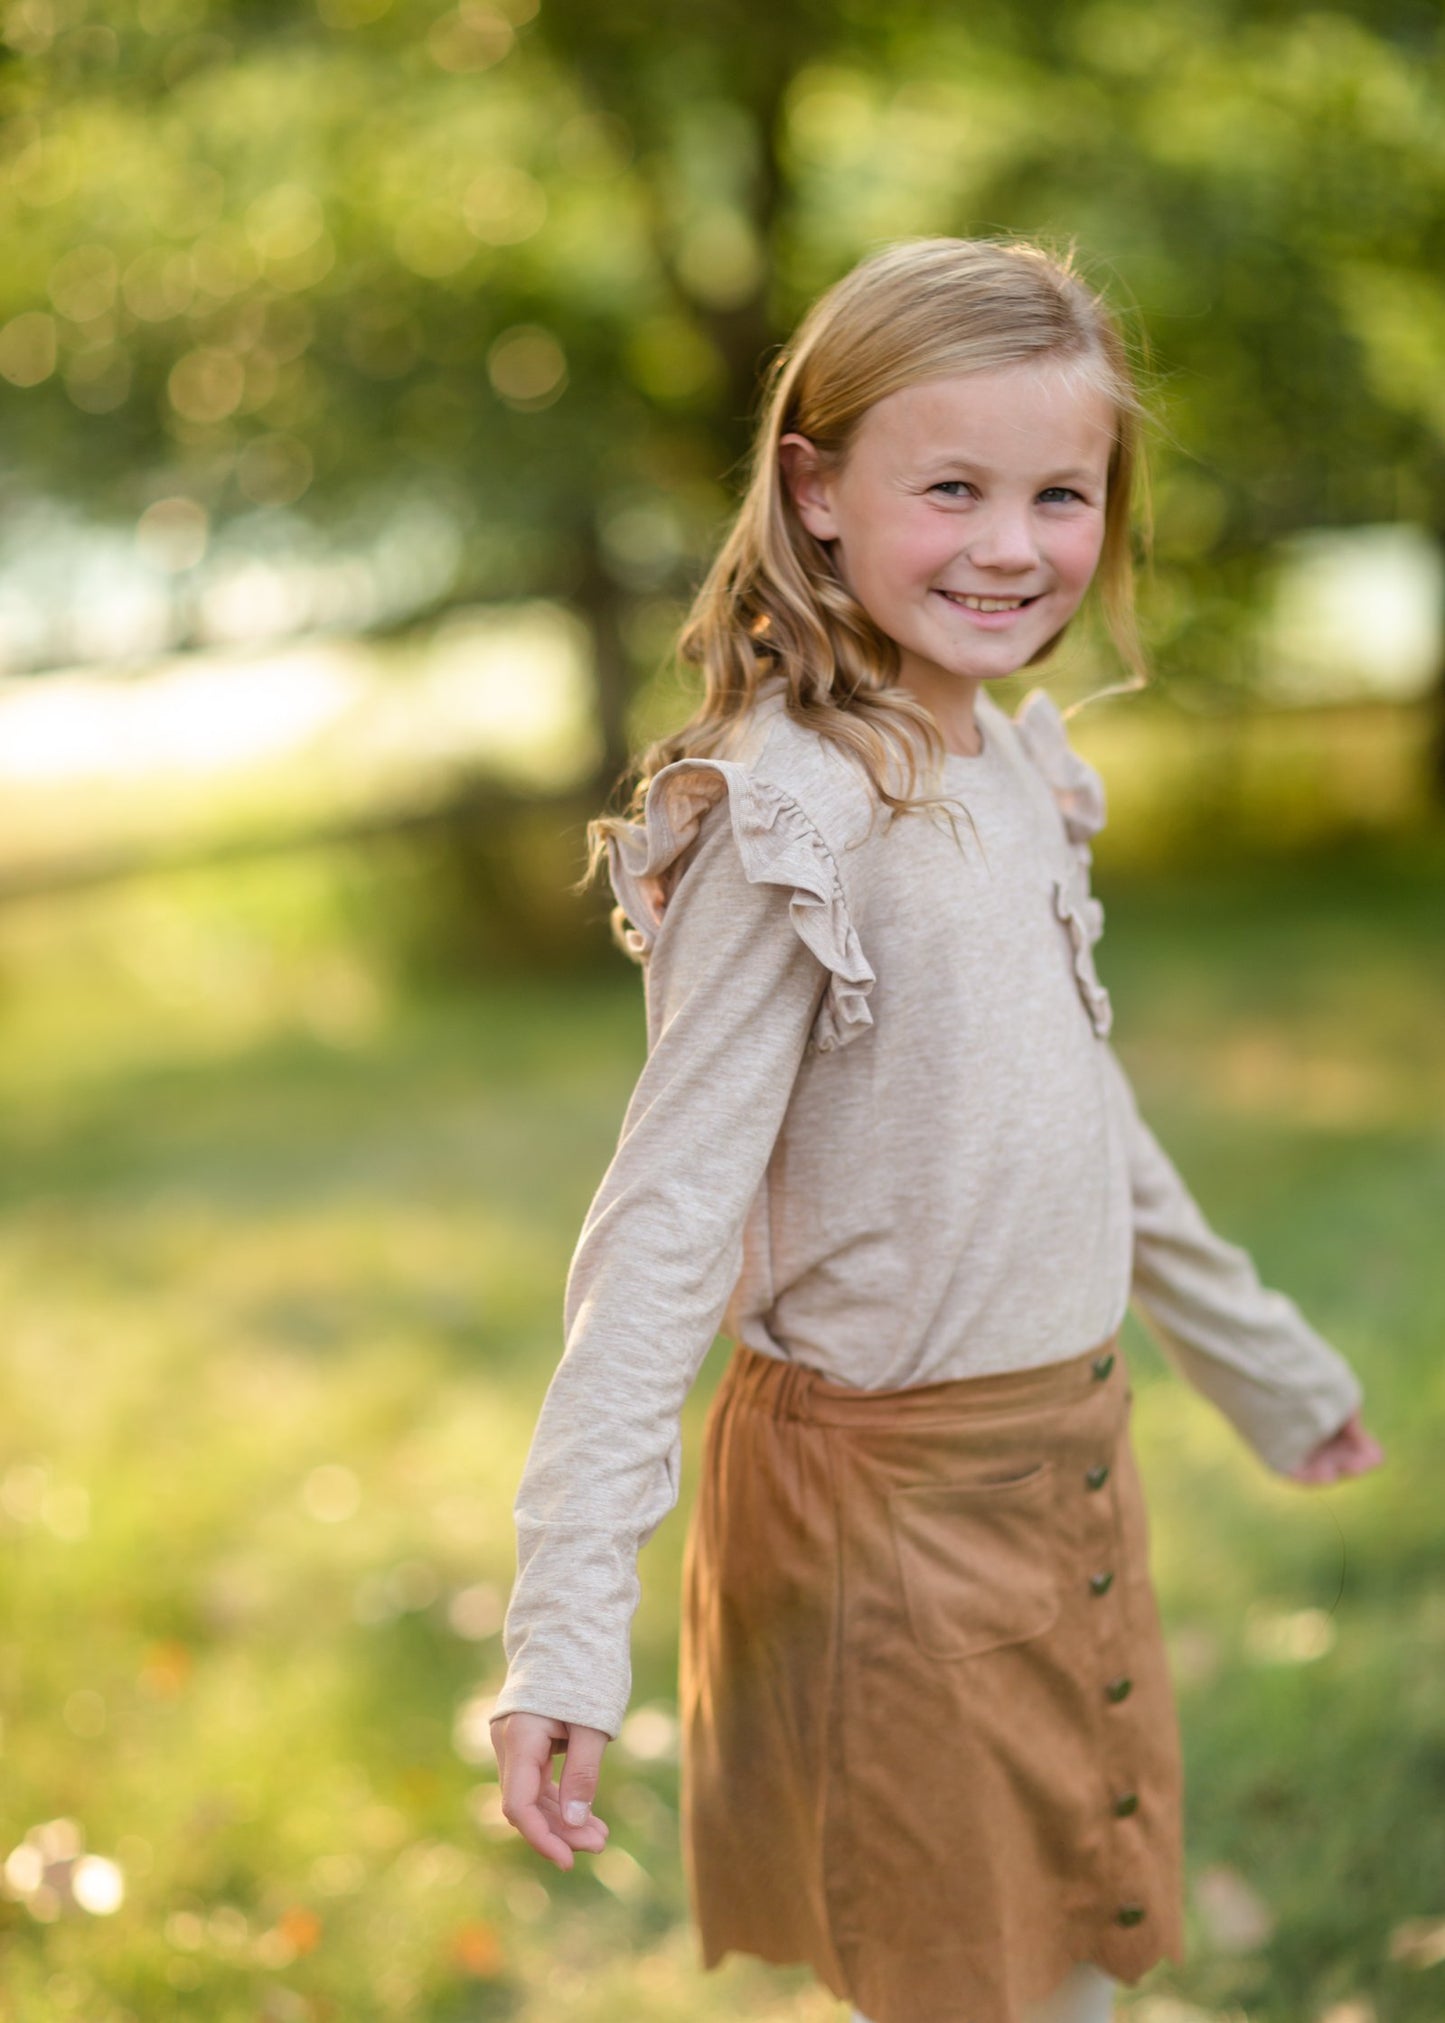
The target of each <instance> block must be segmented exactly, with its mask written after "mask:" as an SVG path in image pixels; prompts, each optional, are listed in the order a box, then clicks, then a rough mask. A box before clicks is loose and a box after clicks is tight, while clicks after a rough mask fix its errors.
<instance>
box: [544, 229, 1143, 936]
mask: <svg viewBox="0 0 1445 2023" xmlns="http://www.w3.org/2000/svg"><path fill="white" fill-rule="evenodd" d="M1056 362H1057V363H1069V364H1073V365H1075V366H1076V367H1077V369H1078V376H1079V377H1080V378H1081V379H1082V380H1083V381H1084V383H1086V384H1088V385H1092V386H1094V387H1096V388H1097V389H1098V390H1099V391H1100V392H1102V393H1103V394H1104V395H1105V396H1106V397H1107V398H1108V399H1109V401H1110V402H1111V403H1112V405H1113V408H1114V415H1115V426H1114V442H1113V447H1112V450H1111V452H1110V456H1109V467H1108V489H1107V495H1106V500H1105V509H1104V537H1103V546H1102V550H1101V553H1100V557H1099V566H1098V570H1097V572H1096V578H1097V582H1098V585H1099V601H1100V603H1101V605H1102V607H1103V614H1104V622H1105V625H1106V628H1107V630H1108V632H1109V635H1110V638H1111V639H1112V640H1113V643H1114V646H1115V649H1116V651H1117V653H1118V655H1119V657H1120V659H1121V660H1122V661H1123V663H1124V665H1125V667H1126V668H1127V669H1128V671H1129V674H1130V676H1131V679H1130V680H1129V681H1128V682H1127V683H1124V684H1122V685H1120V686H1122V687H1124V688H1129V689H1135V688H1141V687H1144V686H1145V685H1146V684H1147V682H1148V679H1149V674H1148V668H1147V665H1146V663H1145V659H1144V653H1143V648H1142V646H1141V643H1140V639H1139V632H1138V624H1137V619H1136V616H1135V607H1134V572H1133V557H1132V553H1131V548H1130V540H1131V514H1132V508H1133V501H1134V495H1135V490H1136V487H1137V488H1138V489H1139V491H1140V494H1141V498H1142V501H1143V505H1144V523H1143V525H1142V527H1141V548H1142V552H1143V553H1144V555H1145V556H1147V555H1148V554H1149V552H1150V548H1151V545H1152V526H1151V525H1150V522H1149V515H1148V492H1147V480H1146V474H1145V470H1144V464H1143V457H1142V447H1143V446H1142V432H1143V425H1144V423H1145V422H1146V421H1147V420H1148V419H1149V418H1150V412H1149V409H1148V408H1147V407H1146V406H1145V404H1144V401H1143V398H1142V396H1141V393H1140V388H1139V384H1138V381H1137V380H1136V377H1135V373H1134V369H1133V366H1132V363H1131V359H1130V356H1129V351H1128V347H1127V345H1126V343H1125V339H1124V336H1123V333H1122V331H1121V329H1120V327H1119V324H1118V323H1117V321H1116V320H1115V317H1114V315H1113V312H1112V311H1111V310H1110V308H1109V307H1108V305H1107V304H1106V303H1105V301H1104V299H1103V298H1102V296H1101V295H1100V294H1099V293H1098V292H1097V291H1096V290H1095V289H1094V288H1093V287H1092V286H1091V285H1090V284H1089V283H1088V282H1087V281H1085V280H1084V279H1083V278H1082V277H1081V275H1080V274H1079V273H1078V272H1077V271H1076V269H1075V264H1074V249H1073V247H1072V245H1071V246H1070V247H1069V248H1068V249H1067V250H1066V251H1065V252H1063V253H1062V254H1057V253H1054V252H1051V251H1049V250H1048V249H1046V248H1045V247H1044V246H1042V245H1039V244H1037V243H1035V242H1033V241H1029V240H1025V239H1019V238H1014V239H1006V240H990V239H910V240H904V241H902V242H900V243H897V244H894V245H890V246H886V247H884V248H883V249H882V250H881V251H879V252H876V253H874V254H872V255H871V256H870V257H869V258H867V259H865V260H863V261H861V262H860V264H859V265H858V266H856V267H854V268H853V270H852V271H851V272H850V273H848V274H846V275H844V277H843V278H842V280H840V281H838V282H835V283H834V285H833V286H832V287H831V288H829V289H828V290H827V291H826V293H825V294H823V295H822V296H820V297H819V298H818V300H817V301H816V302H815V303H814V305H813V307H812V308H811V309H810V310H809V311H808V313H807V315H806V316H805V317H804V318H803V321H802V323H801V324H800V325H799V326H798V329H797V331H796V333H795V334H794V336H793V338H792V340H791V342H790V343H788V344H787V345H785V346H784V347H783V348H782V349H781V350H780V351H779V352H778V354H777V355H776V356H775V357H774V359H773V361H772V363H771V365H770V367H769V369H768V372H767V375H766V379H765V382H764V398H763V403H762V410H761V413H760V416H759V421H758V428H757V433H756V437H755V439H754V443H753V449H752V454H751V458H750V463H749V478H748V484H747V488H746V490H745V492H744V494H743V499H742V503H741V505H740V507H739V509H738V512H737V515H736V517H735V519H734V521H733V523H732V527H731V529H730V531H729V533H728V535H727V538H726V540H725V541H724V542H723V545H722V548H721V550H720V551H719V553H718V555H717V557H716V559H715V561H714V562H713V564H712V567H711V568H710V569H709V571H708V573H707V576H706V578H705V579H704V581H703V584H702V587H701V588H700V589H699V591H698V592H697V595H696V597H695V599H694V601H693V605H692V609H691V611H690V612H689V614H688V617H687V620H686V622H685V623H684V625H683V627H682V630H681V633H680V634H679V636H678V641H677V648H678V653H679V655H680V657H681V658H682V659H683V660H684V661H687V662H689V663H691V664H692V665H694V666H698V667H701V668H702V670H703V677H704V694H703V699H702V702H701V704H700V705H699V707H698V708H697V710H696V711H695V712H694V714H693V715H692V717H691V718H690V719H689V720H688V721H687V723H685V724H684V725H683V726H682V728H681V729H680V730H677V731H674V732H672V733H671V734H670V735H668V736H665V737H662V738H659V739H658V740H657V741H656V742H654V743H653V744H652V745H650V746H649V747H648V748H647V749H646V750H645V751H644V752H643V753H642V755H641V757H640V758H639V759H638V760H637V761H636V764H635V766H634V767H633V768H632V770H633V771H634V772H635V773H636V775H637V778H636V784H635V786H634V788H633V790H632V793H631V796H630V799H629V800H628V803H627V810H626V813H625V814H624V815H620V816H619V815H602V816H599V817H598V818H597V819H596V820H595V821H592V822H589V823H588V825H587V839H588V846H589V847H588V860H587V868H586V871H585V872H584V873H583V876H582V878H581V879H580V880H579V881H578V883H579V887H581V886H585V885H586V884H587V883H588V882H589V881H590V879H591V877H592V875H593V873H594V871H595V870H596V868H597V865H598V863H599V861H600V859H601V857H602V855H603V852H604V851H605V849H606V844H607V838H608V836H609V834H612V833H615V832H617V831H619V830H621V829H622V828H624V827H625V826H626V825H627V823H628V822H630V821H632V820H635V818H636V817H637V816H638V815H639V814H640V813H641V812H642V810H643V807H644V805H645V802H646V798H647V789H648V787H649V785H650V783H651V781H652V779H653V777H654V776H655V774H657V773H658V772H660V771H661V769H662V768H663V767H664V766H666V765H669V764H671V763H672V762H673V761H674V760H675V759H680V758H685V757H694V756H701V757H708V756H712V755H714V754H716V753H718V752H720V751H722V750H724V749H725V748H726V746H727V743H728V740H729V737H730V734H731V733H732V731H733V730H734V728H735V726H736V724H737V722H738V719H739V718H740V717H742V716H743V715H744V713H745V712H746V711H747V710H748V709H749V708H750V707H751V706H752V705H753V703H754V702H755V700H756V699H757V694H758V688H759V684H760V683H761V682H763V681H764V680H766V679H768V678H769V677H770V676H773V675H782V676H783V677H784V678H785V681H786V699H785V703H784V707H785V709H786V711H787V713H788V715H789V716H791V717H792V718H793V720H794V721H795V722H798V723H804V724H808V725H810V726H811V727H812V728H813V729H814V730H816V731H817V732H818V733H819V735H820V736H822V737H825V738H828V739H830V740H831V741H832V742H834V743H835V744H837V745H840V746H842V747H844V748H845V749H847V750H848V751H850V752H852V753H853V754H854V755H855V756H856V758H857V759H858V761H859V762H860V764H861V765H862V766H863V768H864V770H865V772H866V773H867V775H868V777H869V780H870V782H871V783H872V785H873V787H874V789H875V790H876V792H877V795H878V798H879V799H880V800H881V801H882V802H883V803H885V804H886V805H887V806H888V807H889V808H890V809H891V810H893V811H894V812H907V811H909V810H912V809H923V808H934V807H937V806H940V805H942V797H940V796H936V795H925V794H917V793H915V792H914V787H915V783H916V780H917V777H918V774H917V770H916V761H917V756H918V743H919V741H920V740H921V741H922V745H923V748H924V750H925V751H926V752H927V754H928V758H929V760H930V761H931V762H932V761H936V760H939V759H941V757H942V754H943V750H944V746H943V740H942V738H941V736H940V735H939V732H938V727H937V725H936V723H935V722H934V719H933V717H932V715H931V714H930V712H929V711H928V710H927V709H926V707H925V706H924V705H923V704H922V703H921V702H919V701H918V700H917V698H915V697H914V696H913V695H911V694H910V693H909V691H908V690H906V689H904V688H901V687H899V686H897V685H896V677H897V674H898V669H899V656H898V649H897V647H896V646H895V644H894V642H893V641H892V640H891V639H889V638H888V637H887V635H886V634H884V633H883V632H881V631H880V630H879V628H878V627H877V626H876V625H875V624H874V623H873V621H872V620H871V619H870V618H869V617H868V615H867V613H866V612H865V611H864V610H863V608H862V606H861V605H860V604H859V603H858V602H857V600H856V599H855V598H854V597H853V596H852V594H851V593H850V591H849V590H848V589H847V588H846V586H845V585H844V583H843V581H842V579H841V577H840V576H839V574H838V571H837V569H836V568H835V566H834V563H833V560H832V557H831V555H830V553H829V550H828V548H827V546H826V545H825V544H824V543H823V542H821V541H819V540H818V539H816V538H815V537H814V536H813V535H812V534H810V533H809V532H808V530H807V529H806V528H805V527H804V525H803V523H802V521H801V519H800V518H799V517H798V513H797V508H796V506H795V505H794V502H793V499H792V497H791V494H790V493H789V490H788V487H787V484H786V482H785V480H784V476H783V471H782V467H781V459H780V457H779V454H778V446H779V444H780V442H781V440H782V438H783V437H784V436H785V435H788V434H790V433H792V432H794V431H796V432H797V433H798V434H800V435H804V436H806V437H807V438H808V439H809V440H810V441H811V442H812V444H813V445H814V448H815V449H816V451H817V452H818V456H819V459H820V461H821V462H822V464H823V465H824V467H825V468H833V469H836V468H838V466H839V465H841V464H842V462H843V460H844V459H845V458H846V456H847V453H848V449H849V446H850V444H851V442H852V440H853V437H854V435H855V433H856V431H857V429H858V425H859V423H860V422H861V421H862V419H863V417H864V415H865V414H866V413H867V412H868V410H869V409H870V408H871V407H873V406H874V405H875V404H876V403H877V402H878V401H880V400H883V399H884V398H885V397H886V396H887V395H888V394H890V393H896V392H897V391H899V390H900V389H901V388H903V387H906V386H913V385H915V384H917V383H918V382H919V381H922V380H929V379H938V378H942V377H945V376H949V375H952V374H957V373H966V372H988V371H996V370H999V369H1001V368H1004V367H1007V366H1014V365H1024V364H1043V363H1056ZM1067 630H1068V625H1067V623H1066V624H1065V625H1064V626H1062V627H1061V628H1060V629H1059V631H1058V632H1057V633H1055V634H1054V636H1053V637H1052V638H1051V639H1049V640H1047V641H1046V642H1045V644H1044V645H1043V646H1042V647H1040V649H1039V651H1038V652H1037V653H1035V654H1034V655H1033V656H1032V658H1031V659H1030V660H1029V662H1028V663H1027V664H1028V665H1029V666H1030V667H1032V666H1034V665H1036V664H1037V663H1038V662H1040V661H1043V660H1046V659H1047V658H1048V656H1049V655H1050V654H1051V653H1052V652H1053V651H1054V649H1055V647H1056V646H1057V645H1058V643H1059V641H1060V640H1061V639H1062V638H1063V636H1064V633H1065V632H1066V631H1067ZM1118 692H1119V689H1118V687H1115V688H1112V689H1108V690H1104V691H1101V693H1105V694H1115V693H1118ZM894 756H900V757H901V758H902V760H903V764H904V768H905V781H906V784H905V787H904V791H903V792H902V793H898V792H896V791H895V790H894V788H893V787H892V786H891V785H890V783H889V780H888V777H887V775H888V763H889V760H890V758H891V757H894ZM616 924H617V923H616V918H615V915H614V926H616Z"/></svg>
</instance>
